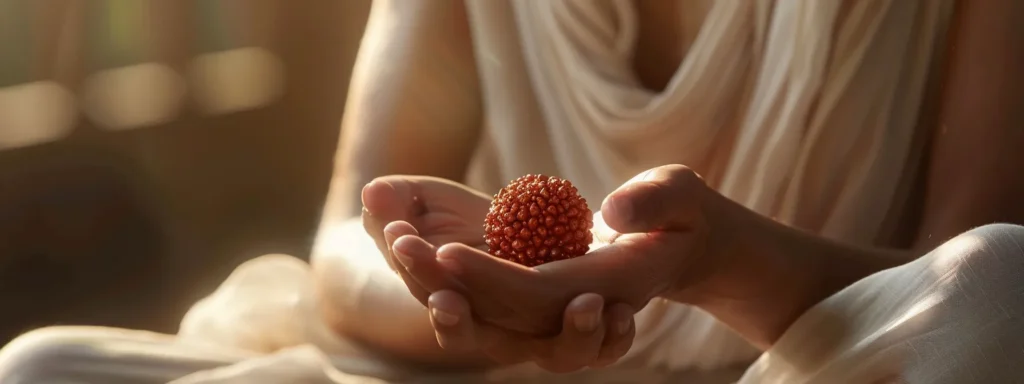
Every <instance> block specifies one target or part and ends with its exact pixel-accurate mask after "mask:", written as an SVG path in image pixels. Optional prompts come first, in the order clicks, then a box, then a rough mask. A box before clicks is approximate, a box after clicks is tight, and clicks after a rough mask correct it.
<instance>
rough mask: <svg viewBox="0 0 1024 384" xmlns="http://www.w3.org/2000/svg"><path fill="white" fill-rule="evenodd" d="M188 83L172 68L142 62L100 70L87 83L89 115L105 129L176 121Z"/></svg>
mask: <svg viewBox="0 0 1024 384" xmlns="http://www.w3.org/2000/svg"><path fill="white" fill-rule="evenodd" d="M184 96H185V83H184V80H182V79H181V76H179V75H178V73H177V72H175V71H174V70H173V69H172V68H170V67H168V66H166V65H162V64H159V63H142V64H136V65H130V66H125V67H118V68H113V69H108V70H104V71H100V72H97V73H95V74H93V75H92V76H90V77H89V78H88V79H87V80H86V82H85V85H84V91H83V94H82V104H83V106H84V107H85V112H86V114H87V115H88V116H89V117H90V118H92V119H93V120H94V121H95V122H96V123H97V124H99V125H100V126H102V127H103V128H107V129H112V130H124V129H132V128H141V127H147V126H153V125H158V124H161V123H165V122H168V121H171V120H174V119H175V118H176V117H177V115H178V112H179V111H180V109H181V103H182V101H183V100H184Z"/></svg>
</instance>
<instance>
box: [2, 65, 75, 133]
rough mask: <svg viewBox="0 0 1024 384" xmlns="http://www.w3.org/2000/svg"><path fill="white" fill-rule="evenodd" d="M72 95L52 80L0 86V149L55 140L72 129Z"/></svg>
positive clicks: (73, 98) (73, 117)
mask: <svg viewBox="0 0 1024 384" xmlns="http://www.w3.org/2000/svg"><path fill="white" fill-rule="evenodd" d="M76 116H77V109H76V107H75V97H74V95H73V94H71V92H70V91H68V90H67V88H64V87H63V86H61V85H60V84H58V83H56V82H53V81H37V82H31V83H24V84H17V85H13V86H9V87H4V88H0V150H5V149H12V148H18V147H25V146H30V145H36V144H42V143H47V142H51V141H55V140H59V139H61V138H63V137H65V136H67V135H68V134H70V133H71V131H72V130H73V129H74V124H75V120H76V119H75V118H76Z"/></svg>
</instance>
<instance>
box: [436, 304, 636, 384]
mask: <svg viewBox="0 0 1024 384" xmlns="http://www.w3.org/2000/svg"><path fill="white" fill-rule="evenodd" d="M428 307H429V308H430V320H431V324H432V325H433V327H434V330H435V334H436V337H437V341H438V344H439V345H440V346H441V347H442V348H444V349H446V350H449V351H453V352H469V351H473V350H480V351H482V352H483V353H484V354H486V355H487V356H488V357H490V358H491V359H492V360H494V361H495V362H497V363H500V364H517V363H521V362H524V361H533V362H535V363H536V364H537V365H538V366H540V367H541V368H543V369H545V370H548V371H551V372H559V373H565V372H572V371H576V370H579V369H582V368H585V367H601V366H606V365H609V364H611V363H614V362H615V361H617V360H618V359H619V358H621V357H622V356H623V355H624V354H625V353H626V351H628V350H629V347H630V346H631V345H632V342H633V336H634V331H633V322H632V317H633V311H632V309H630V307H629V306H628V305H624V304H616V305H612V306H610V307H607V308H606V307H605V305H604V300H603V299H602V298H601V296H599V295H596V294H593V293H586V294H582V295H579V296H577V297H576V298H575V299H573V300H572V301H571V302H570V303H569V305H568V306H566V308H565V311H564V312H565V313H564V320H563V330H562V333H561V334H559V335H558V336H556V337H553V338H543V339H541V338H532V337H529V336H527V335H523V334H518V333H514V332H508V331H504V330H501V329H499V328H496V327H494V326H491V325H487V324H481V323H479V322H476V320H475V319H474V318H473V316H472V310H471V308H470V305H469V303H468V302H467V301H466V299H465V297H463V296H462V295H461V294H459V293H457V292H455V291H451V290H442V291H438V292H435V293H433V294H432V295H430V299H429V300H428Z"/></svg>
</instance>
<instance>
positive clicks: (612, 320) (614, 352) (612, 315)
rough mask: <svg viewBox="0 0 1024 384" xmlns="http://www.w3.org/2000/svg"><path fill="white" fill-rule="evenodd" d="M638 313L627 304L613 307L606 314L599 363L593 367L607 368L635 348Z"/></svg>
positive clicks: (592, 365)
mask: <svg viewBox="0 0 1024 384" xmlns="http://www.w3.org/2000/svg"><path fill="white" fill-rule="evenodd" d="M635 314H636V313H635V312H634V311H633V308H632V307H630V306H629V305H627V304H623V303H619V304H615V305H612V306H611V307H609V308H608V309H607V310H605V313H604V322H605V336H604V343H603V344H602V345H601V352H600V353H599V355H598V357H597V361H596V362H595V363H594V364H591V367H605V366H608V365H610V364H612V363H615V362H616V361H619V359H621V358H622V356H625V355H626V352H629V349H630V348H631V347H632V346H633V339H634V338H635V336H636V327H635V326H634V325H633V316H634V315H635Z"/></svg>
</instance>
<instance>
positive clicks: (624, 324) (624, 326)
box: [615, 319, 633, 335]
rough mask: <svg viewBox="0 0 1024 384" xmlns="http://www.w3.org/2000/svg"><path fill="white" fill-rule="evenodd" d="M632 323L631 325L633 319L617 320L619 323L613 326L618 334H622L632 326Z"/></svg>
mask: <svg viewBox="0 0 1024 384" xmlns="http://www.w3.org/2000/svg"><path fill="white" fill-rule="evenodd" d="M632 325H633V319H626V320H621V321H619V323H618V324H617V325H616V326H615V327H616V330H617V331H619V334H620V335H623V334H625V333H626V332H629V328H630V327H632Z"/></svg>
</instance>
